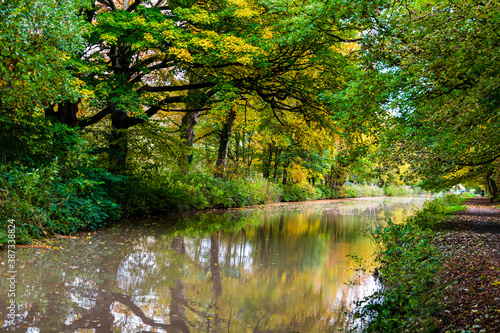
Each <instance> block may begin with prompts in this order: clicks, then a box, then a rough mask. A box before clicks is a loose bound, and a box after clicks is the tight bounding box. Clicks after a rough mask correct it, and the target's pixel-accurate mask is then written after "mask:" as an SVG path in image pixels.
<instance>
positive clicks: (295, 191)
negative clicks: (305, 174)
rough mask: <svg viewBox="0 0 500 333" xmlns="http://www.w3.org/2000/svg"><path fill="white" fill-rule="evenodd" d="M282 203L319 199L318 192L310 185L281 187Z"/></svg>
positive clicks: (300, 184)
mask: <svg viewBox="0 0 500 333" xmlns="http://www.w3.org/2000/svg"><path fill="white" fill-rule="evenodd" d="M281 189H282V193H283V194H282V201H284V202H291V201H308V200H315V199H318V196H317V193H316V190H315V189H314V188H313V187H312V186H311V185H310V184H308V183H299V184H287V185H281Z"/></svg>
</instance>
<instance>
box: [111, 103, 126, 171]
mask: <svg viewBox="0 0 500 333" xmlns="http://www.w3.org/2000/svg"><path fill="white" fill-rule="evenodd" d="M122 113H123V111H115V112H113V114H112V115H111V138H110V141H109V169H110V171H112V172H113V173H123V172H124V171H125V169H126V162H127V155H128V135H127V127H126V126H125V124H123V122H122V121H120V115H121V114H122Z"/></svg>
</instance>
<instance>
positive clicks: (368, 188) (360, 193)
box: [338, 182, 384, 198]
mask: <svg viewBox="0 0 500 333" xmlns="http://www.w3.org/2000/svg"><path fill="white" fill-rule="evenodd" d="M338 195H339V197H340V198H360V197H379V196H383V195H384V191H383V190H382V189H381V188H380V187H378V186H375V185H359V184H353V183H350V182H346V183H345V184H344V185H342V187H341V189H340V191H339V193H338Z"/></svg>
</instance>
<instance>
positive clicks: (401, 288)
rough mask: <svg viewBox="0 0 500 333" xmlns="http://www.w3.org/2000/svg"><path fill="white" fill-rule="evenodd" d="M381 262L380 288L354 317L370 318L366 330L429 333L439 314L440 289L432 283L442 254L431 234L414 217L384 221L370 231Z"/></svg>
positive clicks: (378, 259)
mask: <svg viewBox="0 0 500 333" xmlns="http://www.w3.org/2000/svg"><path fill="white" fill-rule="evenodd" d="M371 237H372V238H373V240H374V241H375V243H376V244H378V246H379V251H378V253H377V261H378V262H379V263H383V267H382V268H381V274H380V277H381V279H382V281H383V283H384V288H383V289H382V291H380V292H377V293H375V294H374V295H372V296H371V297H369V298H368V299H366V300H365V301H364V302H365V305H364V306H363V308H362V310H361V311H360V312H359V313H358V314H357V316H364V317H370V318H373V320H372V322H371V323H370V325H369V326H368V328H367V329H366V331H367V332H398V333H399V332H431V331H432V330H433V329H435V324H434V320H433V317H434V316H435V315H436V314H438V313H439V311H440V305H439V297H440V295H441V292H442V288H441V287H439V286H437V285H436V283H435V280H436V279H435V276H436V274H437V273H438V271H439V269H440V267H441V266H440V262H441V255H440V254H439V252H438V250H437V249H436V248H435V247H434V246H433V245H432V243H431V242H432V238H433V234H432V232H431V231H429V230H424V229H422V228H421V227H420V226H419V225H418V224H417V223H415V219H413V220H408V221H406V223H399V224H396V223H393V222H392V221H390V220H389V221H387V223H386V224H384V225H378V226H377V227H376V228H375V229H374V230H372V232H371Z"/></svg>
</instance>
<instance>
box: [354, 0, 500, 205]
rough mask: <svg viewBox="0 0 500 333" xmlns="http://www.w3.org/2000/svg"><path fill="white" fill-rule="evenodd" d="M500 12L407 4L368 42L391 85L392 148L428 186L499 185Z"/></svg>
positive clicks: (485, 6) (464, 4) (463, 5)
mask: <svg viewBox="0 0 500 333" xmlns="http://www.w3.org/2000/svg"><path fill="white" fill-rule="evenodd" d="M499 6H500V2H499V1H489V2H483V1H478V0H474V1H463V0H459V1H447V0H445V1H431V2H425V3H422V2H407V1H404V2H402V3H399V4H397V5H396V6H395V7H393V8H390V9H386V10H383V11H381V12H380V14H379V15H377V16H376V17H375V18H374V19H375V20H376V21H377V22H378V24H377V28H378V30H377V33H374V34H372V35H371V36H369V37H368V38H366V40H365V43H364V46H363V47H364V48H363V50H364V53H365V54H366V55H367V65H368V66H369V67H371V68H375V69H377V70H378V71H380V73H381V74H380V75H381V76H383V77H386V78H388V82H389V84H388V85H386V88H387V89H388V92H389V98H387V99H386V102H387V108H388V109H390V113H391V115H392V117H391V118H392V119H391V126H392V127H391V130H389V131H387V138H388V140H389V142H390V146H391V147H392V148H391V149H392V150H394V151H395V152H397V153H398V154H399V156H398V158H401V159H404V160H408V161H409V162H411V164H412V166H413V171H414V172H416V174H419V175H425V176H426V178H427V181H426V183H425V185H427V187H451V186H452V185H454V184H455V183H458V182H460V181H463V180H464V179H468V178H471V177H485V178H487V179H490V182H491V181H493V182H495V181H498V180H499V178H498V177H499V176H498V171H499V170H498V161H499V160H500V150H499V147H500V145H499V144H500V141H499V140H500V136H498V128H499V126H500V125H499V124H500V113H499V111H498V110H499V106H500V104H499V95H498V91H499V88H500V80H499V73H500V65H499V64H500V63H499V62H498V59H497V57H498V52H497V51H498V46H499V45H500V38H499V36H498V29H499V27H500V21H499V20H498V17H499V16H498V13H499V10H498V9H499ZM382 90H383V88H382ZM494 188H495V187H494V186H491V189H492V190H491V191H492V193H491V194H492V196H496V195H497V192H496V190H494Z"/></svg>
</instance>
